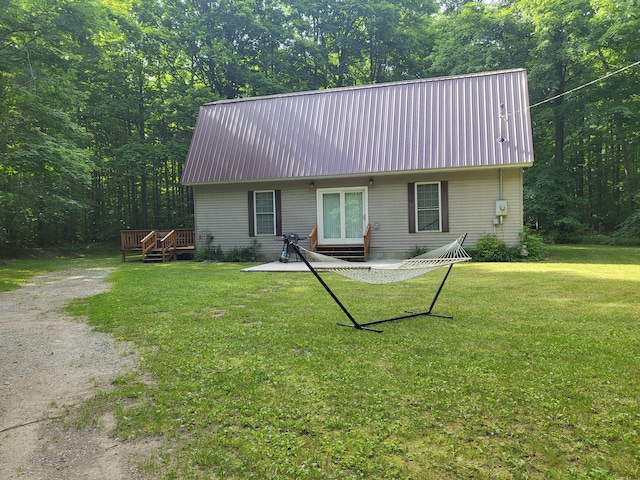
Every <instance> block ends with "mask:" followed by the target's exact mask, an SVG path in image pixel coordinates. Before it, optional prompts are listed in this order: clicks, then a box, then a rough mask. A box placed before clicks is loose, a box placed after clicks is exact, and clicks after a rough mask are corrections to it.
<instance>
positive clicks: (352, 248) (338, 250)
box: [309, 224, 371, 262]
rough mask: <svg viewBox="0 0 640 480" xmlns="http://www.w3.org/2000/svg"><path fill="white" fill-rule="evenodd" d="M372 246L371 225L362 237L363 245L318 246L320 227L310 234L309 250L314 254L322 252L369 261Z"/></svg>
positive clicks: (368, 225)
mask: <svg viewBox="0 0 640 480" xmlns="http://www.w3.org/2000/svg"><path fill="white" fill-rule="evenodd" d="M370 246H371V225H370V224H367V226H366V227H365V230H364V234H363V237H362V245H358V244H356V245H350V244H346V245H341V244H337V245H318V226H317V225H316V226H314V227H313V229H312V230H311V233H310V234H309V250H311V251H312V252H315V251H321V252H322V253H325V254H327V255H332V256H335V257H338V258H343V259H345V260H346V259H350V260H355V261H360V260H362V261H363V262H366V261H367V257H368V256H369V248H370Z"/></svg>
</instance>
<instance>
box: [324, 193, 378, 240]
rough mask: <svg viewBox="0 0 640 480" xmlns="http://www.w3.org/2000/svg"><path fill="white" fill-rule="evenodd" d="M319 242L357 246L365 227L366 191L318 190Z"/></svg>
mask: <svg viewBox="0 0 640 480" xmlns="http://www.w3.org/2000/svg"><path fill="white" fill-rule="evenodd" d="M317 195H318V197H317V200H318V243H320V244H323V245H344V244H359V243H362V242H363V235H364V230H365V227H366V225H367V188H366V187H357V188H341V189H318V192H317Z"/></svg>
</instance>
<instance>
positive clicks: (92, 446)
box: [0, 268, 148, 480]
mask: <svg viewBox="0 0 640 480" xmlns="http://www.w3.org/2000/svg"><path fill="white" fill-rule="evenodd" d="M109 271H110V270H109V269H105V268H93V269H85V270H73V271H65V272H56V273H50V274H46V275H42V276H39V277H36V278H34V279H33V280H32V281H31V282H29V283H28V284H26V285H25V286H23V287H22V288H20V289H18V290H14V291H10V292H4V293H0V479H3V480H10V479H25V478H26V479H42V480H50V479H51V480H53V479H55V480H61V479H83V480H98V479H100V480H103V479H110V480H111V479H116V480H117V479H141V478H147V477H144V476H143V475H141V474H140V473H139V472H137V471H136V470H135V468H134V467H133V464H132V462H131V460H132V459H133V458H135V456H136V455H139V454H143V453H144V451H145V448H147V447H148V446H145V445H141V444H136V445H131V444H126V443H124V442H122V441H120V440H119V439H117V438H115V437H114V436H112V435H111V431H112V427H113V418H112V417H111V416H110V415H105V416H104V417H103V418H101V419H100V422H98V424H99V426H98V427H95V426H92V427H89V428H87V429H85V430H81V431H80V430H77V429H70V428H65V427H64V424H63V422H60V419H61V418H64V416H65V412H67V411H68V409H69V407H73V406H75V405H78V404H79V403H80V402H82V400H84V399H87V398H90V397H91V396H93V395H95V394H96V393H97V392H98V391H99V390H103V389H106V388H109V385H110V382H111V380H113V379H114V378H115V377H117V376H118V375H121V374H122V373H125V372H126V371H127V370H131V369H134V368H136V359H137V356H136V355H135V354H134V353H133V352H132V351H131V348H130V346H128V345H125V344H121V343H116V342H115V341H114V340H113V338H112V337H111V336H109V335H107V334H103V333H98V332H94V331H92V329H91V327H89V326H88V325H87V324H86V323H83V322H80V321H78V320H77V319H73V318H70V317H69V316H68V315H67V314H66V313H65V312H64V311H63V307H64V306H65V305H66V304H67V303H68V302H69V301H70V300H72V299H74V298H81V297H87V296H91V295H96V294H98V293H101V292H104V291H105V290H107V289H108V284H107V283H106V282H105V278H106V276H107V275H108V274H109Z"/></svg>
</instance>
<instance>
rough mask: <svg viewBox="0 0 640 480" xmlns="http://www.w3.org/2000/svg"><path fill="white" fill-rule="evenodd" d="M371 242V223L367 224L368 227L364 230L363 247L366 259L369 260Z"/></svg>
mask: <svg viewBox="0 0 640 480" xmlns="http://www.w3.org/2000/svg"><path fill="white" fill-rule="evenodd" d="M370 242H371V224H367V228H366V229H365V231H364V236H363V247H364V252H363V255H364V261H365V262H366V261H367V255H368V254H369V243H370Z"/></svg>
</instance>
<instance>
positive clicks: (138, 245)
mask: <svg viewBox="0 0 640 480" xmlns="http://www.w3.org/2000/svg"><path fill="white" fill-rule="evenodd" d="M195 251H196V239H195V232H194V230H193V228H176V229H174V230H169V231H161V230H121V231H120V253H121V254H122V261H123V262H124V261H126V256H127V255H141V256H142V261H143V262H170V261H171V260H174V259H177V258H182V257H184V256H188V257H189V258H193V255H194V254H195Z"/></svg>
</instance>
